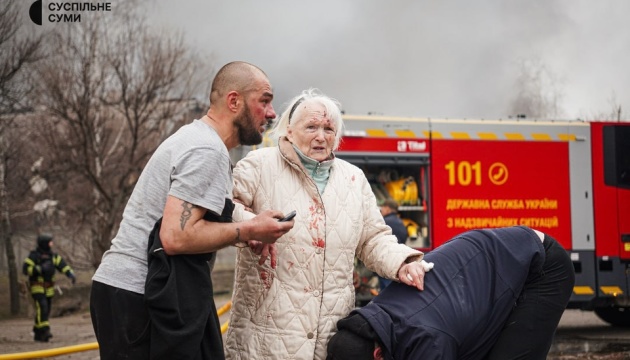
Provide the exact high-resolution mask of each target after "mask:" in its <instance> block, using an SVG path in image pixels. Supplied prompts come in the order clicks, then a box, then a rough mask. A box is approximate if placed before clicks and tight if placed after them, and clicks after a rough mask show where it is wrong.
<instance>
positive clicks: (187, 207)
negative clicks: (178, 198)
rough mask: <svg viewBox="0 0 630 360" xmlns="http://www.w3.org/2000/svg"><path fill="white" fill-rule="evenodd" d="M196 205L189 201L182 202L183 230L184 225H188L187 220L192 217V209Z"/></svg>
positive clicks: (181, 218) (180, 219)
mask: <svg viewBox="0 0 630 360" xmlns="http://www.w3.org/2000/svg"><path fill="white" fill-rule="evenodd" d="M195 207H196V206H195V205H193V204H191V203H189V202H186V201H184V202H182V208H183V210H182V215H181V216H180V218H179V223H180V226H181V227H182V230H184V226H185V225H186V222H187V221H188V220H189V219H190V217H191V216H192V209H193V208H195Z"/></svg>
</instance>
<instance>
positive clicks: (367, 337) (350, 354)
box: [326, 314, 378, 360]
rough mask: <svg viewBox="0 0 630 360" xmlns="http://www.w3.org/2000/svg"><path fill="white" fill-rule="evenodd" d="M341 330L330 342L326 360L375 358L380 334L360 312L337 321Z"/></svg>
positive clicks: (371, 359)
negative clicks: (377, 333)
mask: <svg viewBox="0 0 630 360" xmlns="http://www.w3.org/2000/svg"><path fill="white" fill-rule="evenodd" d="M337 328H338V329H339V331H338V332H337V333H336V334H335V335H333V337H332V338H330V341H329V342H328V355H327V356H326V360H373V359H374V348H375V345H376V344H377V343H378V336H377V335H376V333H375V332H374V330H373V329H372V327H371V326H370V324H369V323H368V322H367V320H365V318H363V316H361V315H359V314H351V315H350V316H348V317H346V318H343V319H341V320H339V321H338V322H337Z"/></svg>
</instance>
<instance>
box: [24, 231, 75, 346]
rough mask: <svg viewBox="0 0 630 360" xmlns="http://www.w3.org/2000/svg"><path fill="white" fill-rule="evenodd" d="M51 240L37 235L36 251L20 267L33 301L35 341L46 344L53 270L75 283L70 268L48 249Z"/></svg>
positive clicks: (48, 337) (52, 288) (49, 237)
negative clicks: (25, 276)
mask: <svg viewBox="0 0 630 360" xmlns="http://www.w3.org/2000/svg"><path fill="white" fill-rule="evenodd" d="M52 239H53V237H52V236H51V235H46V234H44V235H39V236H38V237H37V249H35V250H33V251H31V253H30V254H29V255H28V257H27V258H26V259H24V265H23V266H22V272H23V273H24V275H28V280H29V285H30V291H31V296H32V297H33V300H34V301H35V325H34V326H33V332H34V333H35V341H44V342H47V341H48V340H49V339H50V338H51V337H52V334H51V333H50V323H49V321H48V317H49V315H50V310H51V305H52V298H53V296H54V295H55V288H54V285H55V282H54V280H55V270H58V271H60V272H61V273H63V274H65V275H66V276H67V277H68V278H70V279H71V280H72V284H74V283H75V282H76V277H75V276H74V272H73V271H72V268H71V267H70V266H69V265H68V264H67V263H66V262H65V261H64V259H63V258H62V257H61V256H60V255H59V254H57V253H54V252H53V251H52V249H51V248H50V245H51V243H52Z"/></svg>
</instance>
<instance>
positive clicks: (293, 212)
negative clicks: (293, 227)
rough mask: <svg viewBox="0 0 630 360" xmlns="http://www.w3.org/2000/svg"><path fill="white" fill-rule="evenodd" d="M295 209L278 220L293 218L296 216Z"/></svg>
mask: <svg viewBox="0 0 630 360" xmlns="http://www.w3.org/2000/svg"><path fill="white" fill-rule="evenodd" d="M295 214H296V212H295V210H293V211H291V212H290V213H288V214H287V216H285V217H283V218H282V219H280V220H278V221H289V220H291V219H293V218H294V217H295Z"/></svg>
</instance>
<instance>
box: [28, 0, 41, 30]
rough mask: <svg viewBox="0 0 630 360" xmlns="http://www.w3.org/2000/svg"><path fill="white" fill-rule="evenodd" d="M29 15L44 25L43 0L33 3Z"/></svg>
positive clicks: (33, 20) (38, 23)
mask: <svg viewBox="0 0 630 360" xmlns="http://www.w3.org/2000/svg"><path fill="white" fill-rule="evenodd" d="M28 16H29V17H30V18H31V21H32V22H34V23H35V24H37V25H40V26H41V25H42V0H37V1H35V2H34V3H32V4H31V8H30V9H29V10H28Z"/></svg>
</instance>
